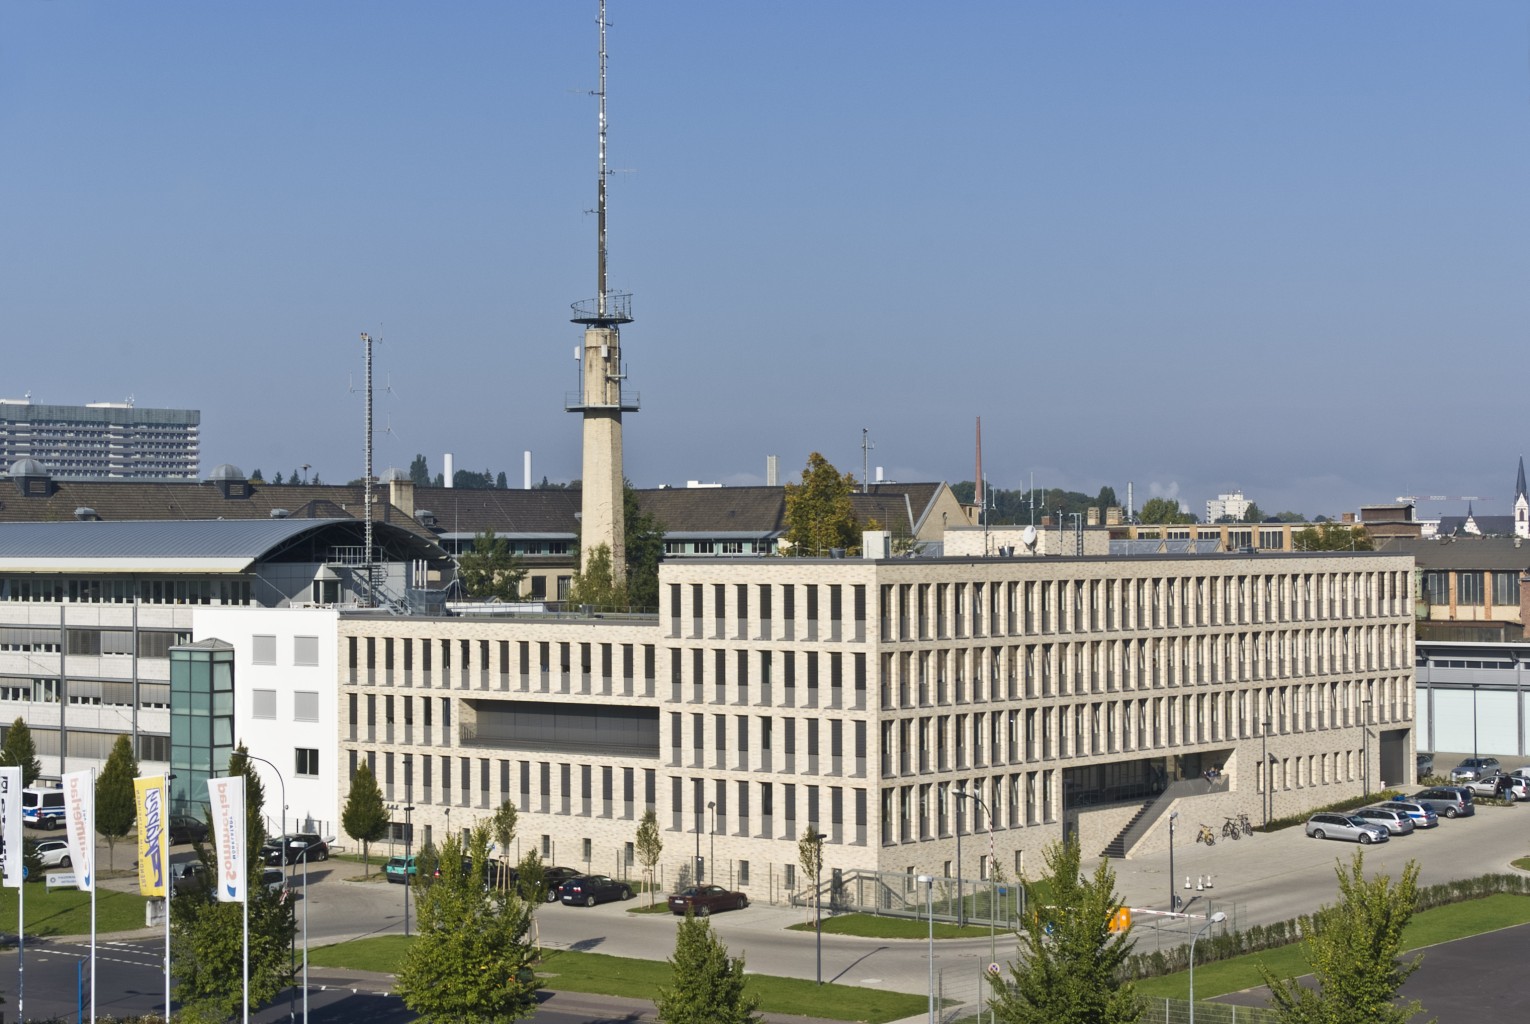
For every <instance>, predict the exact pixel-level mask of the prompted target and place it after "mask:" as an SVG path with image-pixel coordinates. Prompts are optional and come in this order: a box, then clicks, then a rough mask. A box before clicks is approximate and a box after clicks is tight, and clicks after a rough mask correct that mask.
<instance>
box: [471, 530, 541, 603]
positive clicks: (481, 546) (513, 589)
mask: <svg viewBox="0 0 1530 1024" xmlns="http://www.w3.org/2000/svg"><path fill="white" fill-rule="evenodd" d="M525 578H526V567H525V566H524V565H522V564H521V562H520V559H518V558H516V557H515V552H513V551H511V550H510V542H509V541H508V540H506V539H505V538H504V537H498V536H495V534H494V531H493V530H485V531H484V532H483V533H480V534H478V535H477V536H475V537H474V538H473V549H472V550H471V551H464V552H463V553H462V554H460V555H458V556H457V579H458V580H459V581H460V582H461V583H462V589H463V590H465V591H466V592H467V594H468V596H469V597H483V598H497V599H499V600H501V601H519V600H520V597H521V580H523V579H525Z"/></svg>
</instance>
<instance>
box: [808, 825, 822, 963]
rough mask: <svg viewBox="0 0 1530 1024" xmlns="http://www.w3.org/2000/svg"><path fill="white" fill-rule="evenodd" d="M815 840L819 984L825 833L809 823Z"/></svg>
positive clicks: (816, 937)
mask: <svg viewBox="0 0 1530 1024" xmlns="http://www.w3.org/2000/svg"><path fill="white" fill-rule="evenodd" d="M808 828H809V829H811V830H812V831H811V832H809V833H808V834H809V835H810V836H811V837H812V840H813V847H814V849H813V933H814V936H815V942H816V944H817V947H818V984H820V985H822V984H823V833H822V832H820V831H818V826H817V825H816V824H810V825H808Z"/></svg>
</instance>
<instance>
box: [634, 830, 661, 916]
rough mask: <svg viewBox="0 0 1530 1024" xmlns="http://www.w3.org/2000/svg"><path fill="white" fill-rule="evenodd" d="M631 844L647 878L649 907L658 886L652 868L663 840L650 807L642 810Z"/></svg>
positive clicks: (656, 862)
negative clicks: (634, 838)
mask: <svg viewBox="0 0 1530 1024" xmlns="http://www.w3.org/2000/svg"><path fill="white" fill-rule="evenodd" d="M632 845H633V847H634V849H635V850H636V851H637V859H638V863H639V864H641V865H643V875H644V876H645V877H646V878H647V879H648V905H649V906H650V907H651V906H653V900H654V890H655V889H657V888H658V884H657V882H656V881H655V879H654V868H656V867H657V866H658V864H659V857H660V856H662V855H663V853H664V840H663V838H661V837H660V835H659V816H658V815H657V814H655V813H654V810H653V808H652V807H650V808H648V810H646V811H644V812H643V820H642V821H640V822H638V830H637V839H636V840H635V841H634V842H633V844H632Z"/></svg>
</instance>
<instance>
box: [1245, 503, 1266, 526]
mask: <svg viewBox="0 0 1530 1024" xmlns="http://www.w3.org/2000/svg"><path fill="white" fill-rule="evenodd" d="M1243 521H1244V522H1245V523H1262V522H1264V513H1263V512H1261V511H1260V510H1259V503H1258V502H1254V501H1251V502H1249V503H1248V508H1246V509H1244V510H1243Z"/></svg>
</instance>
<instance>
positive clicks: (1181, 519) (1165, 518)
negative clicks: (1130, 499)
mask: <svg viewBox="0 0 1530 1024" xmlns="http://www.w3.org/2000/svg"><path fill="white" fill-rule="evenodd" d="M1137 518H1138V520H1140V521H1141V522H1144V523H1193V522H1195V517H1194V516H1192V515H1190V514H1188V513H1185V512H1181V511H1180V510H1179V502H1177V501H1175V500H1174V499H1173V498H1149V499H1148V500H1147V501H1145V502H1143V505H1142V511H1141V512H1138V513H1137Z"/></svg>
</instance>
